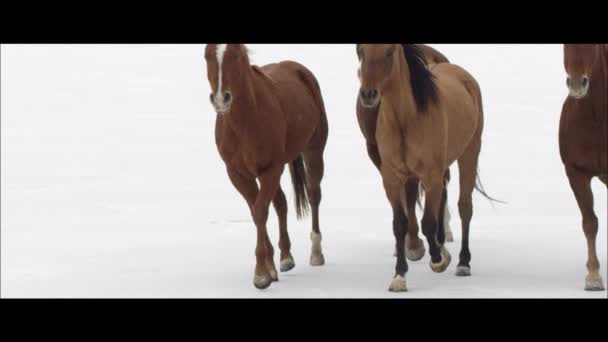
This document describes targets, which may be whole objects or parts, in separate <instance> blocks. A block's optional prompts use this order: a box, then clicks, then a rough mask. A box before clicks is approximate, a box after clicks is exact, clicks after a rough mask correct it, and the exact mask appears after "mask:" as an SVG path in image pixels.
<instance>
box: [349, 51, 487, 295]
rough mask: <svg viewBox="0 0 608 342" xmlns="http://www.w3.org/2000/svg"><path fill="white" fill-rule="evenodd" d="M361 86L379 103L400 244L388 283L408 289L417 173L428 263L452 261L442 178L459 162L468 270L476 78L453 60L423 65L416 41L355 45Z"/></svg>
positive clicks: (365, 101) (366, 99) (383, 156)
mask: <svg viewBox="0 0 608 342" xmlns="http://www.w3.org/2000/svg"><path fill="white" fill-rule="evenodd" d="M357 54H358V56H359V59H360V60H361V93H360V95H359V100H360V101H361V104H362V105H363V106H364V107H370V108H371V107H377V106H379V108H378V120H377V125H376V142H377V146H378V152H379V155H380V160H381V161H382V163H381V164H380V172H381V174H382V181H383V184H384V189H385V191H386V195H387V198H388V200H389V202H390V205H391V207H392V209H393V233H394V235H395V240H396V247H397V261H396V266H395V276H394V277H393V279H392V281H391V284H390V287H389V290H390V291H406V290H407V285H406V279H405V274H406V272H407V270H408V266H407V260H406V257H405V251H404V249H405V248H404V247H405V246H404V245H405V237H406V234H407V233H408V230H407V217H406V213H405V210H404V208H405V207H407V203H404V199H405V202H407V198H405V197H406V196H404V189H405V184H406V182H407V181H408V179H409V178H412V177H415V178H418V179H420V181H421V182H422V186H423V189H424V191H425V205H424V215H423V218H422V232H423V234H424V236H425V237H426V239H427V243H428V245H429V254H430V256H431V261H430V267H431V269H432V270H433V271H435V272H443V271H445V269H446V268H447V267H448V265H449V264H450V261H451V256H450V254H449V252H448V250H447V249H446V248H445V246H444V243H445V231H444V224H443V213H444V208H445V203H446V195H447V194H446V192H447V190H446V187H445V177H446V173H447V171H448V169H449V167H450V165H451V164H452V163H453V162H455V161H457V162H458V168H459V175H460V198H459V200H458V209H459V213H460V218H461V222H462V246H461V251H460V261H459V263H458V267H457V270H456V275H458V276H468V275H470V274H471V273H470V259H471V253H470V251H469V224H470V221H471V217H472V214H473V204H472V192H473V190H474V189H475V188H477V189H478V190H480V191H481V192H482V194H484V192H483V189H481V188H480V186H479V185H478V184H477V181H478V177H477V164H478V158H479V152H480V149H481V135H482V131H483V106H482V99H481V90H480V88H479V85H478V84H477V81H475V79H474V78H473V77H472V76H471V75H470V74H469V73H468V72H467V71H465V70H464V69H463V68H461V67H458V66H456V65H454V64H451V63H441V64H437V65H436V66H435V67H434V68H432V70H429V68H428V67H427V65H426V62H425V58H424V54H423V52H422V51H421V50H420V49H419V48H418V47H416V46H414V45H406V44H403V45H400V44H360V45H358V46H357Z"/></svg>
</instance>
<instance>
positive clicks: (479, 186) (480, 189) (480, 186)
mask: <svg viewBox="0 0 608 342" xmlns="http://www.w3.org/2000/svg"><path fill="white" fill-rule="evenodd" d="M475 84H476V87H475V88H476V93H477V97H478V98H479V115H480V116H481V120H482V121H481V123H482V125H483V100H482V98H481V89H480V87H479V85H477V83H475ZM480 129H481V128H480ZM480 134H481V133H480ZM475 190H477V192H479V193H480V194H481V195H482V196H483V197H485V198H487V199H488V200H489V201H490V202H498V203H502V204H506V202H503V201H501V200H497V199H495V198H493V197H491V196H490V195H488V193H487V192H486V190H485V189H484V187H483V184H482V183H481V177H480V176H479V165H477V176H476V178H475Z"/></svg>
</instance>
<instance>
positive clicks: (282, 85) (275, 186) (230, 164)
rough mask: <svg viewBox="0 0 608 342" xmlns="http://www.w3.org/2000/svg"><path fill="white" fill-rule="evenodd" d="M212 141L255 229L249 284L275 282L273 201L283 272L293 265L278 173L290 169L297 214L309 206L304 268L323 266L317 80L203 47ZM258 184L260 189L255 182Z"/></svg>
mask: <svg viewBox="0 0 608 342" xmlns="http://www.w3.org/2000/svg"><path fill="white" fill-rule="evenodd" d="M205 59H206V62H207V77H208V79H209V83H210V85H211V90H212V93H211V95H210V101H211V104H212V105H213V107H214V109H215V112H216V113H217V116H216V124H215V140H216V145H217V148H218V151H219V154H220V156H221V158H222V160H223V161H224V163H225V164H226V171H227V173H228V177H229V178H230V181H231V182H232V184H233V185H234V187H235V188H236V189H237V191H238V192H239V193H240V194H241V195H242V196H243V197H244V198H245V201H246V202H247V204H248V206H249V209H250V211H251V216H252V218H253V221H254V223H255V227H256V230H257V243H256V248H255V256H256V265H255V273H254V280H253V284H254V286H255V287H256V288H258V289H265V288H267V287H268V286H270V284H271V282H272V281H277V280H278V274H277V271H276V267H275V264H274V259H273V256H274V249H273V247H272V243H271V242H270V239H269V238H268V233H267V229H266V222H267V219H268V210H269V206H270V203H271V202H272V204H273V206H274V208H275V211H276V213H277V216H278V218H279V234H280V236H279V248H280V250H281V264H280V265H281V268H280V269H281V272H286V271H289V270H291V269H292V268H293V267H294V266H295V262H294V259H293V256H292V255H291V252H290V248H291V243H290V240H289V235H288V233H287V201H286V199H285V194H284V193H283V190H282V189H281V184H280V180H281V175H282V173H283V170H284V168H285V164H289V170H290V173H291V180H292V183H293V187H294V192H295V196H294V197H295V206H296V213H297V217H298V218H301V217H303V215H305V214H306V213H307V212H308V210H309V207H308V205H310V209H312V232H311V240H312V251H311V257H310V264H311V265H313V266H320V265H323V264H324V263H325V259H324V256H323V253H322V248H321V231H320V229H319V204H320V202H321V180H322V178H323V169H324V163H323V151H324V149H325V144H326V142H327V135H328V124H327V117H326V115H325V105H324V102H323V98H322V96H321V89H320V87H319V84H318V82H317V79H316V78H315V76H314V75H313V74H312V72H311V71H310V70H308V69H307V68H306V67H304V66H303V65H301V64H299V63H296V62H293V61H283V62H280V63H274V64H268V65H265V66H262V67H258V66H255V65H251V64H250V62H249V56H248V50H247V48H246V47H245V46H244V45H241V44H209V45H207V46H206V48H205ZM256 180H257V181H259V187H258V184H257V182H256Z"/></svg>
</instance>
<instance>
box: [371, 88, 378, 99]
mask: <svg viewBox="0 0 608 342" xmlns="http://www.w3.org/2000/svg"><path fill="white" fill-rule="evenodd" d="M370 97H371V98H372V99H375V98H376V97H378V90H377V89H375V88H374V89H372V91H371V94H370Z"/></svg>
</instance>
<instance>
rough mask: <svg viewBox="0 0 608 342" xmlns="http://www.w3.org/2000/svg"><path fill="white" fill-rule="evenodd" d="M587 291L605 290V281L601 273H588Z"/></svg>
mask: <svg viewBox="0 0 608 342" xmlns="http://www.w3.org/2000/svg"><path fill="white" fill-rule="evenodd" d="M585 291H604V282H603V281H602V277H601V276H599V275H595V276H591V275H588V276H587V278H586V279H585Z"/></svg>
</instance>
